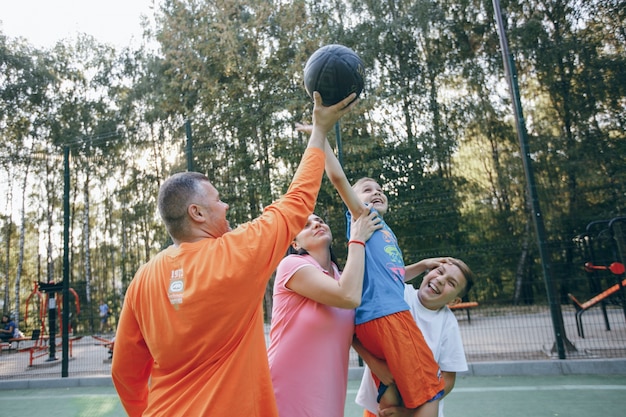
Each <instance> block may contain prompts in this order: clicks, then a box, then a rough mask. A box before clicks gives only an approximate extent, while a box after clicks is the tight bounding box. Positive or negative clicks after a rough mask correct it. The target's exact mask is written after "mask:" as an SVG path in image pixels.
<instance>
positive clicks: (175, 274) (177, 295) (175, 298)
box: [168, 269, 185, 307]
mask: <svg viewBox="0 0 626 417" xmlns="http://www.w3.org/2000/svg"><path fill="white" fill-rule="evenodd" d="M184 291H185V283H184V281H183V270H182V269H175V270H173V271H172V275H171V277H170V287H169V289H168V297H169V299H170V303H171V304H172V305H173V306H174V307H178V305H179V304H182V303H183V292H184Z"/></svg>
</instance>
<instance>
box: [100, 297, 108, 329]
mask: <svg viewBox="0 0 626 417" xmlns="http://www.w3.org/2000/svg"><path fill="white" fill-rule="evenodd" d="M98 314H99V315H100V333H102V332H103V331H104V330H106V329H107V325H108V323H109V314H110V311H109V305H108V304H107V303H106V301H104V300H100V306H99V307H98Z"/></svg>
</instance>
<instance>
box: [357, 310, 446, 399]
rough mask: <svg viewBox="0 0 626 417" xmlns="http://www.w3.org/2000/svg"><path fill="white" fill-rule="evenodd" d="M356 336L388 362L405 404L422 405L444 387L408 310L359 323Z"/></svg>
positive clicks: (374, 353) (430, 352) (437, 369)
mask: <svg viewBox="0 0 626 417" xmlns="http://www.w3.org/2000/svg"><path fill="white" fill-rule="evenodd" d="M356 336H357V338H358V339H359V341H360V342H361V344H362V345H363V346H364V347H365V349H367V350H368V351H369V352H370V353H371V354H372V355H374V356H376V357H377V358H380V359H383V360H385V361H386V362H387V366H389V370H390V371H391V373H392V374H393V378H394V380H395V382H396V386H397V387H398V391H399V392H400V396H401V397H402V402H403V404H404V406H405V407H407V408H416V407H419V406H420V405H422V404H424V403H426V402H428V401H430V400H432V399H434V398H436V397H438V395H440V394H441V391H443V389H444V381H443V378H442V377H441V372H440V370H439V365H437V362H435V359H434V357H433V353H432V351H431V350H430V348H429V347H428V345H427V344H426V341H425V340H424V336H422V332H421V331H420V329H419V328H418V327H417V324H415V320H414V319H413V316H412V315H411V313H410V312H409V311H408V310H406V311H401V312H399V313H395V314H391V315H389V316H384V317H380V318H378V319H374V320H370V321H368V322H365V323H362V324H358V325H357V326H356ZM372 376H373V377H374V381H375V382H376V385H378V384H379V382H380V381H379V380H378V378H377V377H376V375H374V374H372Z"/></svg>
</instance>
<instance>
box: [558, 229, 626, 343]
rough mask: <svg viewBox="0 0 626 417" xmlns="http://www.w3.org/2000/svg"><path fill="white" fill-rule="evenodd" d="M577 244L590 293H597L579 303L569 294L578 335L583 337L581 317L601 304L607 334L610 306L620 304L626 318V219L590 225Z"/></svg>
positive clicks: (576, 241) (577, 240)
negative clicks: (625, 275)
mask: <svg viewBox="0 0 626 417" xmlns="http://www.w3.org/2000/svg"><path fill="white" fill-rule="evenodd" d="M574 242H575V243H576V244H577V245H578V247H579V249H580V250H581V252H582V254H583V257H584V258H585V259H587V261H586V262H585V263H584V270H585V272H587V274H588V277H589V287H590V290H591V293H592V294H595V295H594V296H593V297H591V298H590V299H588V300H587V301H585V302H580V301H578V299H576V297H575V296H574V295H573V294H571V293H569V294H568V297H569V298H570V300H571V301H572V304H573V305H574V308H575V309H576V328H577V330H578V335H579V336H580V337H582V338H584V337H585V332H584V329H583V325H582V315H583V313H584V312H585V311H587V310H588V309H590V308H591V307H594V306H596V305H598V304H599V305H600V306H601V308H602V315H603V317H604V324H605V327H606V330H607V331H608V330H611V325H610V323H609V317H608V314H607V305H609V304H610V303H613V304H617V305H621V307H622V309H623V310H624V316H625V317H626V292H625V291H624V287H626V279H624V273H625V272H626V268H624V259H625V258H626V243H625V242H626V217H616V218H613V219H609V220H597V221H593V222H591V223H589V224H588V225H587V227H586V230H585V232H584V233H582V234H580V235H578V236H576V237H575V238H574ZM607 272H609V273H610V275H608V274H606V273H607Z"/></svg>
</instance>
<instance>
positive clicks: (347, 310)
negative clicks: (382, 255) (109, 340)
mask: <svg viewBox="0 0 626 417" xmlns="http://www.w3.org/2000/svg"><path fill="white" fill-rule="evenodd" d="M379 228H380V219H378V217H376V216H375V214H374V213H371V214H366V215H363V216H361V217H359V218H358V219H356V220H355V222H354V224H353V226H352V228H351V229H350V230H351V235H350V242H349V243H348V257H347V260H346V266H345V268H344V270H343V272H341V273H340V272H339V269H338V267H337V263H336V261H335V259H334V255H333V254H332V251H331V247H330V244H331V241H332V234H331V231H330V228H329V227H328V225H327V224H326V223H325V222H324V221H323V220H322V219H321V218H320V217H319V216H317V215H315V214H311V215H310V216H309V218H308V221H307V223H306V225H305V227H304V229H303V230H302V231H301V232H300V233H299V234H298V235H297V236H296V238H295V239H294V241H293V243H292V245H291V247H290V252H289V253H290V255H288V256H287V257H285V258H284V259H283V260H282V261H281V263H280V264H279V265H278V268H277V270H276V278H275V281H274V307H273V310H272V324H271V330H270V346H269V348H268V357H269V364H270V373H271V376H272V384H273V386H274V393H275V395H276V403H277V405H278V415H279V416H280V417H304V416H342V415H343V412H344V407H345V400H346V386H347V382H348V356H349V351H350V345H351V344H352V336H353V334H354V308H356V307H357V306H358V305H359V304H360V302H361V291H362V287H363V272H364V259H365V241H367V240H368V239H369V238H370V236H371V235H372V233H373V232H374V231H375V230H378V229H379Z"/></svg>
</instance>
